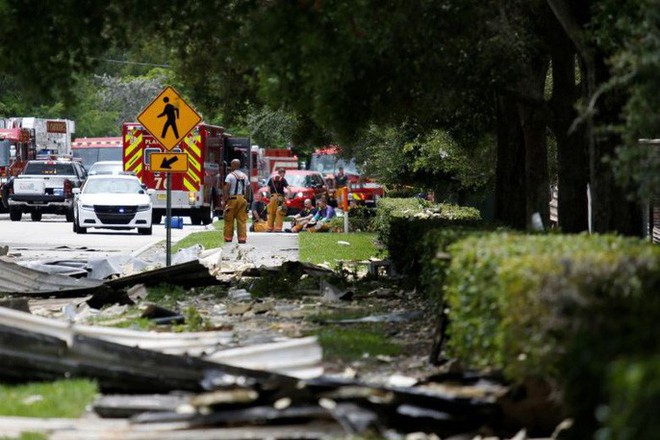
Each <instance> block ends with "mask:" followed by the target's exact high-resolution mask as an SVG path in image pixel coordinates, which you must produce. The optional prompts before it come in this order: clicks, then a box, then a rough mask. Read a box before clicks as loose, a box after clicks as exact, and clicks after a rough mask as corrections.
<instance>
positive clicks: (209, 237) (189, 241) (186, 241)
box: [172, 220, 225, 252]
mask: <svg viewBox="0 0 660 440" xmlns="http://www.w3.org/2000/svg"><path fill="white" fill-rule="evenodd" d="M224 226H225V222H224V221H223V220H218V221H216V222H213V227H214V228H215V230H213V231H204V232H194V233H192V234H189V235H187V236H186V237H184V238H182V239H181V240H179V241H178V242H176V244H174V245H173V246H172V252H176V251H178V250H179V249H185V248H188V247H190V246H194V245H196V244H201V245H202V246H204V249H213V248H217V247H221V246H222V245H223V244H224V242H225V241H224V238H223V237H222V228H224Z"/></svg>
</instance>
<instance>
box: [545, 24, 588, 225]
mask: <svg viewBox="0 0 660 440" xmlns="http://www.w3.org/2000/svg"><path fill="white" fill-rule="evenodd" d="M550 25H551V29H553V32H551V35H552V38H553V39H554V44H551V45H550V48H551V49H550V50H551V53H552V85H553V90H552V99H551V101H550V107H551V109H552V114H553V118H552V121H551V122H550V125H551V127H552V131H553V133H554V135H555V139H556V140H557V167H558V176H557V177H558V190H559V205H558V215H559V227H560V228H561V230H562V231H563V232H567V233H577V232H582V231H586V230H587V229H588V226H589V225H588V198H587V183H588V181H589V165H588V160H587V156H588V154H587V145H588V143H587V138H586V133H585V126H584V125H583V124H579V125H577V126H575V127H574V128H573V129H571V125H572V124H573V121H575V119H576V118H577V116H578V115H577V111H576V109H575V102H576V100H577V98H578V97H579V89H578V86H577V85H576V84H575V81H576V77H575V70H576V65H575V55H576V52H575V47H574V45H573V44H572V42H571V40H570V39H569V38H568V37H567V36H566V35H565V34H564V33H563V31H562V28H561V27H560V26H559V23H558V22H557V21H556V20H552V23H550Z"/></svg>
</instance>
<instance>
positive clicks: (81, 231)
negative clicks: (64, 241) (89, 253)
mask: <svg viewBox="0 0 660 440" xmlns="http://www.w3.org/2000/svg"><path fill="white" fill-rule="evenodd" d="M73 230H74V231H75V232H76V234H87V228H83V227H81V226H80V225H79V224H78V221H77V220H74V221H73Z"/></svg>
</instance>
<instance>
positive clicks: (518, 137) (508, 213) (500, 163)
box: [495, 95, 526, 229]
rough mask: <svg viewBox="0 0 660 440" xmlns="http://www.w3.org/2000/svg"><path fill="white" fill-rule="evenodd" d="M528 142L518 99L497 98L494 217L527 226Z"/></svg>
mask: <svg viewBox="0 0 660 440" xmlns="http://www.w3.org/2000/svg"><path fill="white" fill-rule="evenodd" d="M525 206H526V198H525V146H524V139H523V133H522V130H521V124H520V119H519V115H518V110H517V106H516V101H515V100H514V99H513V97H512V96H510V95H501V96H500V97H499V98H498V102H497V166H496V171H495V219H496V220H497V221H499V222H501V223H503V224H505V225H507V226H510V227H512V228H515V229H525V226H526V225H525V213H526V207H525Z"/></svg>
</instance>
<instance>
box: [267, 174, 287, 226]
mask: <svg viewBox="0 0 660 440" xmlns="http://www.w3.org/2000/svg"><path fill="white" fill-rule="evenodd" d="M285 174H286V170H285V169H284V168H278V169H277V174H276V175H275V176H273V177H271V178H270V179H268V190H269V191H270V202H269V203H268V220H267V222H268V224H267V229H266V230H267V232H282V225H283V224H284V216H285V215H286V203H285V201H284V195H285V194H286V192H287V191H288V186H289V182H287V181H286V179H285V178H284V175H285Z"/></svg>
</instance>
